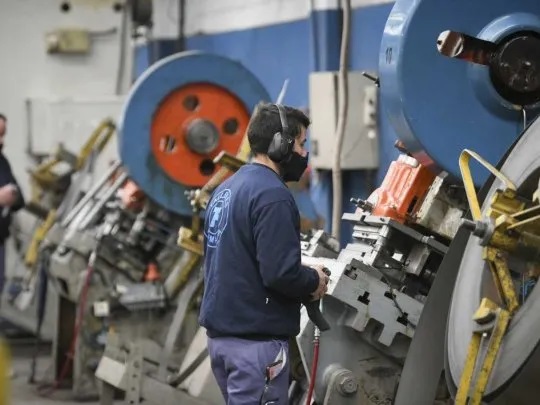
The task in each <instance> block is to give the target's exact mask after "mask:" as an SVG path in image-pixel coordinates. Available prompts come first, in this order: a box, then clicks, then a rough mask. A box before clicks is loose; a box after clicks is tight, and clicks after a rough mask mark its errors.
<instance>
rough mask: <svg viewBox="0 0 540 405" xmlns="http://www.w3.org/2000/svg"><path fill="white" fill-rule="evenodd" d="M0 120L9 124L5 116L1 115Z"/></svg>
mask: <svg viewBox="0 0 540 405" xmlns="http://www.w3.org/2000/svg"><path fill="white" fill-rule="evenodd" d="M0 120H4V121H6V122H7V117H6V116H5V115H4V114H2V113H0Z"/></svg>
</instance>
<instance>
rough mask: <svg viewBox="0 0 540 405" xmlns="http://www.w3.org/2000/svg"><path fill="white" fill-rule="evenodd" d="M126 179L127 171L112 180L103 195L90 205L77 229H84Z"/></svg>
mask: <svg viewBox="0 0 540 405" xmlns="http://www.w3.org/2000/svg"><path fill="white" fill-rule="evenodd" d="M126 179H127V173H122V174H121V175H120V176H118V178H117V179H116V180H115V181H114V183H113V185H112V186H111V187H110V188H109V189H108V190H107V191H106V192H105V194H104V195H103V197H101V199H100V200H99V201H98V202H97V203H96V205H94V206H93V207H92V209H91V210H90V212H89V213H88V216H87V217H86V218H84V220H83V221H81V223H80V224H79V226H78V228H77V229H78V230H79V231H82V230H84V229H85V228H86V227H87V226H88V224H90V222H91V221H92V220H93V219H94V218H95V217H96V216H97V214H98V213H99V212H100V211H101V209H102V208H103V206H104V205H105V204H106V203H107V201H109V200H110V199H111V197H112V196H113V195H114V193H116V191H117V190H118V189H119V188H120V186H121V185H122V184H123V183H124V181H126Z"/></svg>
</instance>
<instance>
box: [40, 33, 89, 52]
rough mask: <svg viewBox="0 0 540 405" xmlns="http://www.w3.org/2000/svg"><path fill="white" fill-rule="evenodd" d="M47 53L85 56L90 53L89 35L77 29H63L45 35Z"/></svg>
mask: <svg viewBox="0 0 540 405" xmlns="http://www.w3.org/2000/svg"><path fill="white" fill-rule="evenodd" d="M45 42H46V47H47V53H66V54H86V53H88V52H90V33H89V32H88V31H87V30H84V29H79V28H64V29H57V30H54V31H51V32H48V33H47V34H46V35H45Z"/></svg>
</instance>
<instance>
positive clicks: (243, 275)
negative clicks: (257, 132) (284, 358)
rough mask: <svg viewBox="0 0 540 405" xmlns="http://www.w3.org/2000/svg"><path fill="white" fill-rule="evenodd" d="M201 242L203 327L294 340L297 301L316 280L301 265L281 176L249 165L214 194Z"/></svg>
mask: <svg viewBox="0 0 540 405" xmlns="http://www.w3.org/2000/svg"><path fill="white" fill-rule="evenodd" d="M204 236H205V243H204V268H205V280H204V281H205V289H204V295H203V301H202V306H201V312H200V316H199V322H200V324H201V325H202V326H203V327H205V328H206V329H207V334H208V336H210V337H217V336H235V337H245V338H255V339H257V338H263V339H264V338H286V337H292V336H296V335H297V334H298V333H299V329H300V301H301V300H303V299H305V298H307V297H309V295H310V294H311V293H313V292H314V291H315V290H316V289H317V286H318V284H319V276H318V274H317V272H316V271H315V270H313V269H311V268H308V267H304V266H302V265H301V263H300V262H301V257H300V214H299V212H298V208H297V206H296V203H295V201H294V198H293V196H292V194H291V192H290V190H289V189H288V188H287V186H286V185H285V183H283V181H282V180H281V178H280V177H279V176H278V175H277V173H275V172H274V171H273V170H272V169H270V168H268V167H266V166H263V165H260V164H256V163H253V164H248V165H245V166H243V167H242V168H240V170H238V171H237V172H236V173H235V174H234V175H233V176H231V177H230V178H229V179H227V180H226V181H224V182H223V183H222V184H221V185H220V186H219V187H217V188H216V190H215V191H214V193H213V194H212V197H211V199H210V201H209V202H208V206H207V209H206V215H205V223H204Z"/></svg>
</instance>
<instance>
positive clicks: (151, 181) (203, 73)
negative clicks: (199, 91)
mask: <svg viewBox="0 0 540 405" xmlns="http://www.w3.org/2000/svg"><path fill="white" fill-rule="evenodd" d="M193 83H211V84H215V85H216V86H220V87H222V88H225V89H227V90H228V91H229V92H231V93H233V94H234V95H236V97H238V99H239V100H241V101H242V103H243V104H244V105H245V107H246V109H247V111H248V112H249V113H250V114H251V113H252V112H253V109H254V108H255V106H256V105H257V103H259V102H260V101H269V100H270V96H269V95H268V92H267V91H266V89H265V88H264V87H263V85H262V84H261V83H260V81H259V80H258V79H257V78H256V77H255V76H254V75H253V73H251V72H250V71H249V70H248V69H246V68H245V67H244V66H243V65H242V64H240V63H238V62H236V61H233V60H231V59H228V58H225V57H223V56H218V55H214V54H208V53H204V52H197V51H191V52H184V53H180V54H176V55H171V56H169V57H167V58H165V59H162V60H161V61H159V62H157V63H155V64H154V65H153V66H151V67H150V68H149V69H148V70H147V71H146V72H145V73H144V74H142V75H141V76H140V77H139V78H138V79H137V81H136V82H135V84H134V86H133V88H132V89H131V91H130V93H129V95H128V98H127V101H126V103H125V105H124V109H123V111H122V115H121V119H120V131H119V154H120V158H121V160H122V162H123V164H124V167H125V169H126V170H127V172H128V175H129V176H130V178H131V179H132V180H133V181H134V182H135V183H136V184H137V185H138V186H139V187H140V188H141V189H142V190H143V191H144V192H145V193H146V194H147V195H148V196H149V197H150V198H151V199H152V200H154V201H155V202H156V203H158V204H160V205H161V206H162V207H163V208H165V209H167V210H169V211H172V212H174V213H176V214H179V215H185V216H189V215H192V208H191V206H190V204H189V201H188V199H187V197H186V195H185V192H186V191H187V190H188V188H187V187H186V186H184V185H183V184H180V183H178V182H176V181H174V180H173V179H171V178H170V177H169V176H168V175H167V174H166V173H165V172H164V171H163V169H162V168H161V167H160V166H159V165H158V164H157V162H156V160H155V158H154V156H153V154H152V149H151V143H150V131H151V125H152V120H153V117H154V113H155V112H156V110H157V109H158V107H159V105H160V103H161V102H162V101H163V100H164V99H165V98H166V97H167V95H169V94H170V93H171V92H172V91H174V90H176V89H178V88H180V87H182V86H186V85H189V84H193Z"/></svg>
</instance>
